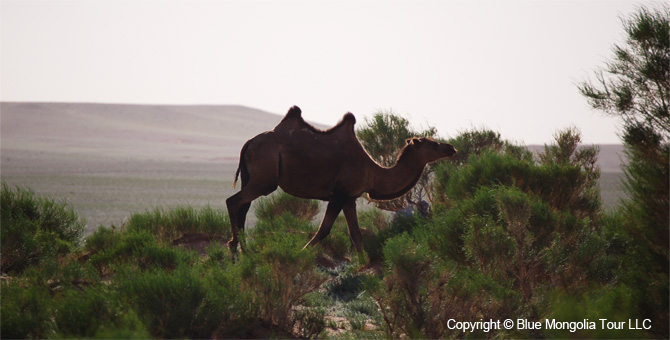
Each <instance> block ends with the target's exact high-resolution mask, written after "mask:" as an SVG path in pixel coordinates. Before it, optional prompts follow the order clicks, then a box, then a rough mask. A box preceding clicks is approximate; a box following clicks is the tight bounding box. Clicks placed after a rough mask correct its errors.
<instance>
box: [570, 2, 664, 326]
mask: <svg viewBox="0 0 670 340" xmlns="http://www.w3.org/2000/svg"><path fill="white" fill-rule="evenodd" d="M623 28H624V31H625V33H626V42H625V44H624V45H622V46H620V45H615V46H614V48H613V52H614V55H613V57H612V60H610V61H609V62H608V63H607V64H606V67H605V68H604V69H601V70H599V71H598V72H597V73H596V78H597V81H596V84H595V85H593V84H592V83H591V82H584V83H582V84H581V86H580V92H581V93H582V95H584V96H585V97H586V98H587V100H588V101H589V104H590V105H591V106H592V107H593V108H594V109H596V110H600V111H602V112H604V113H605V114H608V115H613V116H618V117H621V120H622V121H623V126H624V133H623V135H622V137H623V138H622V139H623V142H624V146H625V148H626V149H625V152H626V155H627V156H628V164H627V165H626V166H625V167H624V172H625V174H626V178H625V180H624V188H625V191H626V193H627V194H628V197H629V199H627V200H624V202H623V209H622V213H621V216H622V217H623V221H621V222H622V223H621V225H622V226H623V228H618V227H617V228H614V229H615V230H616V233H617V236H618V237H619V238H620V239H622V240H627V242H628V244H627V246H628V247H629V249H630V250H629V252H627V253H626V254H624V255H622V256H621V258H622V260H623V261H624V263H626V264H628V265H630V266H631V268H633V267H634V268H635V269H630V270H627V271H626V273H625V275H624V276H623V281H624V282H625V283H627V284H628V285H629V287H631V289H632V290H634V291H635V295H636V297H637V299H636V300H635V301H637V302H638V303H637V305H636V308H637V310H638V311H639V313H640V314H641V315H644V316H645V317H648V318H650V319H651V320H652V323H653V324H654V335H655V336H657V337H663V338H667V337H668V334H669V333H668V332H669V327H670V324H669V322H670V321H669V320H670V311H669V307H668V300H669V299H670V293H669V290H670V288H668V279H669V277H670V275H669V270H668V268H669V267H670V251H669V248H670V247H669V246H668V244H669V242H670V235H669V232H668V225H669V224H670V210H669V209H668V206H669V197H670V179H669V178H670V7H669V6H668V5H667V4H662V5H660V6H659V7H657V8H654V9H648V8H646V7H641V8H640V9H639V10H638V11H637V13H635V14H633V15H631V16H629V17H628V18H626V19H624V20H623ZM617 214H618V213H617ZM637 269H640V270H637ZM659 301H663V302H659Z"/></svg>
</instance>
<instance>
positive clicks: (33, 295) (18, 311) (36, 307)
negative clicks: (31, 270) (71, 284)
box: [0, 281, 56, 339]
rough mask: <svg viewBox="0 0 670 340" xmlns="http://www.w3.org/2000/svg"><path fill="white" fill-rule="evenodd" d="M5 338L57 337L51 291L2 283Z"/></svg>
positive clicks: (3, 334) (43, 288)
mask: <svg viewBox="0 0 670 340" xmlns="http://www.w3.org/2000/svg"><path fill="white" fill-rule="evenodd" d="M1 287H2V314H0V316H1V317H2V337H3V338H5V339H28V338H31V339H46V338H51V337H53V334H54V331H55V328H56V325H55V324H54V322H53V319H52V315H53V304H52V303H51V300H50V299H49V290H48V289H47V288H46V287H43V286H41V285H36V284H33V285H30V286H29V287H27V288H24V287H22V285H21V284H20V283H18V282H10V283H5V282H4V281H3V283H2V286H1Z"/></svg>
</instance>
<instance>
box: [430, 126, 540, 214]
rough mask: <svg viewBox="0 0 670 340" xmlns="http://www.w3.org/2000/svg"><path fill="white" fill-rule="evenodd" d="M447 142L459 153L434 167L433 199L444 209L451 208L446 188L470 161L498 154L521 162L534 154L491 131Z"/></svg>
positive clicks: (472, 132) (462, 135) (469, 134)
mask: <svg viewBox="0 0 670 340" xmlns="http://www.w3.org/2000/svg"><path fill="white" fill-rule="evenodd" d="M447 142H448V143H450V144H452V145H453V146H454V147H455V148H456V150H458V153H457V154H456V156H455V157H454V158H452V159H449V160H446V161H444V162H440V163H438V164H436V165H435V167H434V168H435V177H434V191H433V194H432V197H433V201H434V202H435V203H436V204H437V205H438V206H442V207H449V206H450V197H448V196H446V195H445V193H446V191H447V190H448V189H447V188H446V186H447V184H448V183H449V182H450V179H451V175H452V174H453V173H455V172H456V171H457V169H458V168H460V167H461V166H463V165H465V164H467V163H468V161H469V160H470V159H472V160H476V159H479V158H480V156H481V155H482V154H496V155H500V156H509V157H510V158H512V159H515V160H518V161H520V162H529V161H531V160H532V153H531V152H530V151H528V150H527V149H526V148H525V147H522V146H517V145H514V144H512V143H510V142H508V141H505V140H502V139H501V138H500V134H499V133H497V132H494V131H491V130H486V129H480V130H474V129H473V130H470V131H464V132H462V133H460V134H459V135H458V136H456V137H454V138H451V139H449V140H448V141H447Z"/></svg>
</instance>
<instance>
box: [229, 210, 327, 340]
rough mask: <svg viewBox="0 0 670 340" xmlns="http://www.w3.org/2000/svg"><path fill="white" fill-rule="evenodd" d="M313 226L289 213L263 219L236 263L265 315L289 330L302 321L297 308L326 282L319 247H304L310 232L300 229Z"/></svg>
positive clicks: (243, 282) (262, 314)
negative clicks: (319, 264)
mask: <svg viewBox="0 0 670 340" xmlns="http://www.w3.org/2000/svg"><path fill="white" fill-rule="evenodd" d="M310 227H311V226H310V225H309V223H308V222H306V221H300V220H298V219H296V218H295V217H293V216H291V215H289V214H283V215H281V216H280V218H279V219H273V220H269V221H268V220H261V221H259V222H258V224H257V227H256V229H255V230H254V232H253V234H251V235H250V237H251V238H252V241H250V242H248V244H247V251H246V252H245V253H243V254H242V255H241V256H240V258H239V261H238V262H237V263H236V264H235V267H238V266H239V267H238V270H239V271H240V275H241V278H242V286H243V287H244V290H245V291H247V292H249V294H250V295H251V296H252V299H253V301H254V302H255V304H257V305H258V306H259V308H260V316H261V318H262V319H263V320H266V321H267V322H270V323H271V324H273V325H275V326H277V327H279V328H280V329H281V330H284V331H286V332H292V331H293V328H294V326H297V323H298V319H299V318H297V316H296V315H295V314H294V313H293V310H294V307H296V306H297V305H298V304H300V303H302V302H303V299H304V297H305V296H306V295H307V294H308V293H310V292H313V291H315V290H316V289H317V288H318V287H319V286H320V285H321V283H323V281H324V277H323V275H322V274H321V273H320V272H318V271H317V270H316V252H315V250H314V249H313V248H307V249H302V247H303V246H304V244H305V242H307V240H308V238H307V236H308V235H306V234H305V233H301V232H296V231H297V230H305V229H307V228H310ZM278 231H281V232H278Z"/></svg>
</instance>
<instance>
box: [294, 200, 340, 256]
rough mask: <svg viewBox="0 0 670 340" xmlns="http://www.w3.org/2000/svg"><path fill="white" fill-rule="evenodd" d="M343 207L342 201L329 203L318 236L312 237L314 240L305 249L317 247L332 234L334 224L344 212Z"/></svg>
mask: <svg viewBox="0 0 670 340" xmlns="http://www.w3.org/2000/svg"><path fill="white" fill-rule="evenodd" d="M343 205H344V203H343V201H341V200H331V201H330V202H328V208H326V216H324V217H323V221H321V225H320V226H319V230H317V232H316V234H314V237H312V239H311V240H310V241H309V243H307V244H306V245H305V246H304V247H303V249H305V248H307V247H308V246H315V245H316V244H318V243H319V242H321V240H323V238H324V237H326V236H327V235H328V234H329V233H330V229H331V228H332V227H333V223H335V219H336V218H337V215H339V214H340V211H342V206H343Z"/></svg>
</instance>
